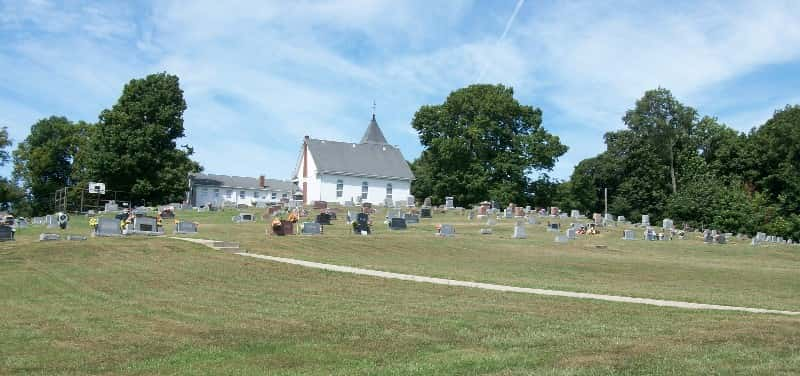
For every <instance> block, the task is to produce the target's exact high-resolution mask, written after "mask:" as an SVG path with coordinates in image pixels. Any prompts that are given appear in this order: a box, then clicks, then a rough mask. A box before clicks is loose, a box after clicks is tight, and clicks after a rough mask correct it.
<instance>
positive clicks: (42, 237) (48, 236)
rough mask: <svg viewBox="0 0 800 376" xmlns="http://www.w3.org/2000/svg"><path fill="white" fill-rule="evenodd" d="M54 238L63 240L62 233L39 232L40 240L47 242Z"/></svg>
mask: <svg viewBox="0 0 800 376" xmlns="http://www.w3.org/2000/svg"><path fill="white" fill-rule="evenodd" d="M53 240H61V235H59V234H39V241H40V242H47V241H53Z"/></svg>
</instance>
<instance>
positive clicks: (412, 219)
mask: <svg viewBox="0 0 800 376" xmlns="http://www.w3.org/2000/svg"><path fill="white" fill-rule="evenodd" d="M403 218H404V219H405V220H406V223H407V224H416V223H419V215H416V214H409V213H406V214H405V215H403Z"/></svg>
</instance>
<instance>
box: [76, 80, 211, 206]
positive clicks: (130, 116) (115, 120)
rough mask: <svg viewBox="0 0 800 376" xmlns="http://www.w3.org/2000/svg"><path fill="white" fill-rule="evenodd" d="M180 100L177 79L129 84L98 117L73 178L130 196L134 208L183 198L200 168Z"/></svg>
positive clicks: (138, 81)
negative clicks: (186, 142) (181, 143)
mask: <svg viewBox="0 0 800 376" xmlns="http://www.w3.org/2000/svg"><path fill="white" fill-rule="evenodd" d="M184 110H186V102H185V101H184V98H183V90H181V88H180V85H179V82H178V77H177V76H174V75H170V74H167V73H158V74H152V75H149V76H147V77H145V78H143V79H134V80H131V81H130V82H129V83H128V84H127V85H125V88H124V89H123V91H122V96H120V98H119V100H118V101H117V103H116V104H115V105H114V106H113V107H112V108H111V109H110V110H108V109H107V110H104V111H103V112H102V113H101V114H100V119H99V122H98V123H97V125H96V129H94V130H93V132H92V135H91V137H90V138H89V142H88V143H87V145H86V147H85V148H83V149H82V150H81V152H80V153H79V155H78V159H77V161H78V167H77V168H76V177H77V179H78V180H80V181H81V182H88V181H99V182H104V183H106V184H107V187H108V189H110V190H117V191H123V192H129V193H130V195H131V198H132V199H133V200H134V201H136V202H137V203H139V202H140V201H144V202H151V203H153V202H157V203H158V202H167V201H176V200H180V199H182V198H183V196H184V195H185V191H186V185H187V180H186V179H187V176H188V174H189V173H190V172H196V171H199V169H200V166H199V165H198V164H197V163H196V162H194V161H192V160H191V159H190V158H189V157H190V156H191V155H192V154H193V150H192V148H190V147H188V146H187V147H184V148H178V146H177V140H178V139H179V138H181V137H183V136H184V127H183V112H184Z"/></svg>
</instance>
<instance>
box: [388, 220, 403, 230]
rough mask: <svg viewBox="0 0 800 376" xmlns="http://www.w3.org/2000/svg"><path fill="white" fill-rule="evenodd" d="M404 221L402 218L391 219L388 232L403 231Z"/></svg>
mask: <svg viewBox="0 0 800 376" xmlns="http://www.w3.org/2000/svg"><path fill="white" fill-rule="evenodd" d="M406 228H407V226H406V220H405V219H404V218H392V219H390V222H389V229H390V230H405V229H406Z"/></svg>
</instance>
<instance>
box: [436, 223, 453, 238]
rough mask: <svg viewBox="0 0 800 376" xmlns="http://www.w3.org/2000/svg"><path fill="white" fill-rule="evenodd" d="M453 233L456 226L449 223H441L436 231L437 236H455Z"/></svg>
mask: <svg viewBox="0 0 800 376" xmlns="http://www.w3.org/2000/svg"><path fill="white" fill-rule="evenodd" d="M455 234H456V228H455V227H453V225H449V224H442V225H441V226H440V227H439V232H437V233H436V235H437V236H443V237H451V236H455Z"/></svg>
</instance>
